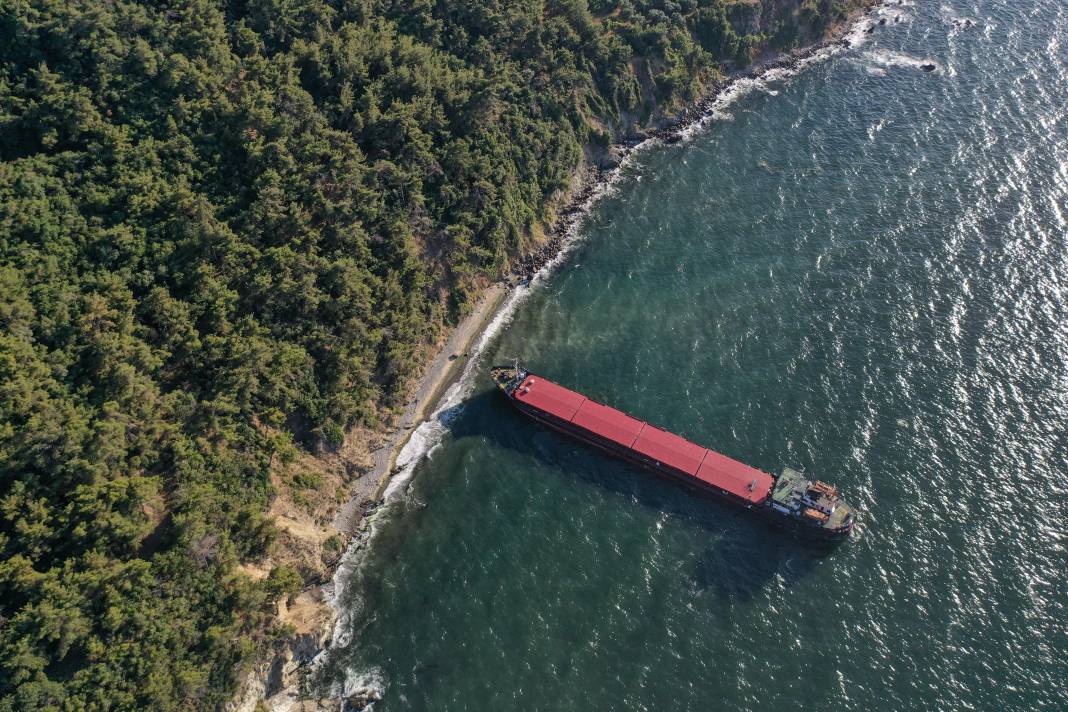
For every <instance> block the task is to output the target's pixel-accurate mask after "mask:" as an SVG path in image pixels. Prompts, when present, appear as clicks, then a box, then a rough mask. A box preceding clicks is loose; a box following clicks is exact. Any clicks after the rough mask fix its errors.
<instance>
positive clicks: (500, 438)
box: [438, 388, 835, 600]
mask: <svg viewBox="0 0 1068 712" xmlns="http://www.w3.org/2000/svg"><path fill="white" fill-rule="evenodd" d="M438 418H439V419H440V420H441V422H442V423H443V424H446V425H447V426H448V427H449V428H450V430H451V432H452V436H453V437H454V438H455V439H457V440H459V439H461V438H466V437H478V438H482V439H485V440H487V441H488V442H489V443H490V445H492V446H495V447H498V448H503V449H507V450H510V451H512V452H514V453H516V454H517V455H520V456H523V457H528V458H532V459H534V460H537V461H538V462H539V463H540V464H541V465H542V466H545V467H549V468H554V469H560V468H563V469H566V470H567V473H568V476H569V477H574V478H576V479H578V480H580V481H583V482H587V483H591V484H593V485H595V486H597V487H600V488H603V489H605V490H608V491H609V492H613V493H615V494H617V495H621V496H624V497H627V498H628V499H631V500H633V501H635V502H638V503H639V504H640V505H642V506H644V507H648V508H650V509H653V510H655V511H659V512H665V513H667V514H669V515H671V516H675V517H681V518H685V519H687V520H689V521H691V522H693V523H694V524H696V525H697V526H699V527H700V528H701V529H702V530H703V531H704V532H706V533H707V535H708V545H707V546H706V547H705V548H704V550H703V551H702V552H701V553H700V555H699V556H697V557H695V560H696V563H695V564H694V566H693V570H692V571H690V572H689V573H688V575H689V577H690V582H691V585H692V586H693V587H694V588H695V589H696V590H697V591H709V592H711V593H713V594H715V595H716V596H719V597H722V598H724V599H731V600H747V599H749V598H752V597H753V596H754V595H756V594H758V593H759V592H760V591H762V590H764V589H765V588H766V587H767V584H768V582H769V581H771V580H772V579H775V578H778V579H779V580H780V581H781V583H782V585H784V586H786V587H790V586H792V585H794V584H796V583H797V582H798V581H800V580H801V579H803V578H804V577H806V576H807V575H808V574H809V573H810V572H811V571H812V570H813V569H815V568H817V567H818V566H820V565H821V562H823V560H824V559H827V558H828V557H829V556H831V555H832V554H833V553H834V550H835V547H832V546H828V545H826V544H821V543H819V542H811V541H807V540H800V539H797V538H796V537H794V536H793V535H792V534H790V533H789V532H787V531H786V530H783V529H780V528H778V527H775V526H774V525H772V524H771V523H769V522H766V521H764V520H763V519H760V518H759V517H756V516H754V515H753V514H752V513H750V512H747V511H745V510H742V509H738V508H735V507H732V506H730V505H728V504H725V503H723V502H720V501H719V500H716V499H714V498H712V497H710V496H708V495H707V494H704V493H702V492H700V491H698V490H694V489H691V488H688V487H686V486H684V485H682V484H680V483H677V482H673V481H671V480H668V479H666V478H664V477H661V476H657V475H656V474H654V473H651V472H649V471H648V470H645V469H642V468H639V467H637V466H635V465H632V464H630V463H627V462H624V461H622V460H619V459H617V458H614V457H612V456H610V455H608V454H607V453H604V452H601V451H600V450H598V449H597V448H594V447H592V446H589V445H586V444H584V443H581V442H579V441H577V440H574V439H572V438H569V437H568V436H566V435H563V434H561V433H557V432H556V431H553V430H551V429H550V428H547V427H545V426H543V425H541V424H539V423H537V422H535V421H533V420H531V419H530V418H528V417H526V416H524V415H522V414H521V413H519V412H518V411H516V410H515V409H514V408H512V407H511V406H510V405H509V404H508V403H507V402H506V401H505V400H504V399H503V398H502V397H501V396H500V394H498V393H497V392H496V389H493V388H490V389H483V390H480V391H478V392H477V393H474V394H472V395H471V397H469V398H468V399H466V400H465V401H464V402H462V403H460V404H458V405H456V406H454V407H452V408H449V409H447V410H445V411H442V412H441V413H439V414H438Z"/></svg>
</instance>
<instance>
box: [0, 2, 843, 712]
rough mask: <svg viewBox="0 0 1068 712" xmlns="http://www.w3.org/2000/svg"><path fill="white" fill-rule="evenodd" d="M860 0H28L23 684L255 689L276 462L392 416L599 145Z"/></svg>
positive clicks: (13, 471)
mask: <svg viewBox="0 0 1068 712" xmlns="http://www.w3.org/2000/svg"><path fill="white" fill-rule="evenodd" d="M849 4H854V5H855V4H858V3H857V2H849V1H847V0H804V1H803V2H802V0H774V1H773V0H764V2H760V0H736V1H733V0H622V1H619V2H617V1H615V0H591V1H590V3H589V5H587V4H586V2H584V1H583V0H563V1H556V0H543V1H539V0H480V1H479V2H469V1H467V0H440V1H434V0H397V1H396V2H390V1H388V0H335V1H328V0H245V1H240V0H235V1H234V2H209V1H208V0H186V1H183V0H169V1H164V2H147V1H146V2H134V1H131V0H110V1H108V2H102V1H101V0H3V1H2V2H0V552H2V553H0V710H20V711H22V710H35V709H68V710H106V709H124V710H126V709H128V710H147V709H153V710H191V709H212V708H215V707H216V706H218V705H219V704H220V703H222V702H224V701H225V700H226V699H228V697H229V696H230V695H232V694H233V689H234V686H235V681H236V679H237V677H238V675H239V674H240V673H241V672H242V670H244V669H245V668H246V667H247V665H248V664H249V663H250V661H252V660H254V659H256V658H257V656H259V655H261V654H262V652H263V650H264V648H265V647H266V646H268V645H270V643H271V641H272V639H273V637H275V636H281V635H285V633H286V631H285V630H284V629H283V628H279V627H278V626H277V625H276V624H275V623H274V618H273V610H274V608H273V605H272V604H273V602H274V601H275V600H277V599H278V598H279V597H281V596H287V595H289V594H291V593H292V592H293V591H294V590H296V589H298V588H299V587H300V585H301V579H300V575H299V574H298V573H297V572H296V571H294V570H293V569H291V568H289V567H285V566H280V567H278V568H275V569H274V570H273V571H272V572H271V573H270V575H269V576H267V577H266V578H263V579H261V580H258V581H256V580H253V579H252V578H249V577H248V576H246V575H244V574H243V573H241V572H240V570H239V569H238V568H237V565H238V564H241V563H243V562H251V561H256V560H261V559H262V557H263V556H264V555H265V554H266V552H268V551H269V550H270V547H271V545H272V542H273V540H274V538H275V537H276V534H277V532H276V529H275V527H274V525H273V524H272V522H271V521H269V520H268V518H267V517H265V515H264V512H265V511H266V510H267V508H268V504H269V502H270V500H271V498H272V487H271V484H270V477H269V472H270V471H271V470H272V468H275V469H281V470H283V471H284V470H285V468H286V467H287V463H292V462H294V460H296V459H297V457H298V454H299V451H300V449H306V450H311V451H313V452H321V451H324V450H327V449H330V448H333V447H337V446H338V445H339V444H340V443H341V442H342V440H343V439H344V437H345V434H346V432H347V431H348V430H349V429H350V428H352V427H354V426H357V425H359V426H365V427H371V428H374V427H379V426H380V425H381V423H382V421H383V417H384V415H385V414H387V413H389V412H390V410H391V409H394V408H396V407H397V406H398V405H399V402H400V400H401V399H402V397H403V392H404V386H405V383H406V379H407V378H408V377H409V376H410V375H411V374H412V373H413V370H414V369H415V368H416V366H417V365H418V361H419V359H420V357H421V349H422V348H425V345H426V344H428V343H430V342H432V341H433V340H434V339H435V338H436V337H437V336H438V334H439V331H440V329H441V328H442V327H443V326H446V325H448V324H450V323H453V322H454V321H455V320H456V319H457V318H458V317H459V316H460V315H462V314H463V313H464V310H465V308H466V307H467V305H468V304H469V302H470V300H471V299H472V297H473V295H474V294H476V293H477V291H478V290H479V289H480V287H481V286H483V285H484V284H486V283H487V281H488V280H491V279H494V278H496V277H497V276H499V275H500V274H501V272H502V271H503V270H504V269H505V267H506V266H507V264H508V262H509V260H510V259H511V258H512V257H514V256H515V255H517V254H519V253H521V252H523V251H524V250H525V249H526V248H528V247H529V246H530V243H531V241H532V240H533V239H535V238H534V237H533V236H535V235H537V234H538V228H537V226H538V225H539V224H540V223H541V222H542V221H544V220H545V219H546V218H547V217H548V214H547V211H548V210H549V209H550V205H551V202H552V200H553V198H554V196H557V195H558V194H559V193H560V192H561V190H562V189H564V188H565V187H566V186H567V185H568V183H569V180H570V178H571V176H572V174H573V171H574V169H575V168H576V166H578V165H579V163H580V162H581V160H582V157H583V150H584V146H591V147H594V148H596V147H598V146H600V147H603V146H605V145H606V144H607V143H608V142H609V141H610V140H611V139H612V134H613V133H614V132H617V131H620V130H622V129H623V128H624V127H626V126H628V125H634V124H641V123H642V122H644V121H645V120H647V119H648V117H649V116H651V115H653V114H654V113H655V112H656V111H658V110H663V109H664V108H667V109H670V108H675V107H679V106H681V105H682V104H683V103H684V102H685V101H687V100H689V99H691V98H693V97H694V96H695V94H696V93H697V92H698V91H699V90H700V89H701V87H702V86H703V85H704V84H705V83H707V82H708V81H709V80H710V79H711V78H713V77H715V76H716V75H717V74H718V73H719V72H720V71H721V70H722V69H723V67H724V63H725V62H726V63H730V64H733V65H739V64H744V63H746V62H748V61H750V59H751V58H752V56H753V55H754V53H755V52H756V51H758V50H759V49H762V48H763V47H765V46H767V45H768V44H769V43H772V44H775V45H778V46H784V47H785V46H789V45H791V44H794V43H797V42H800V41H805V40H806V39H808V38H811V37H813V36H815V35H818V34H819V33H820V32H822V31H823V30H824V29H825V28H826V26H827V25H828V23H830V22H832V21H833V20H835V19H837V18H839V17H840V16H842V14H843V12H844V11H845V6H846V5H849ZM298 484H300V486H304V487H308V488H314V487H315V486H316V482H315V479H314V477H313V476H306V477H304V478H303V480H301V481H300V482H299V483H298Z"/></svg>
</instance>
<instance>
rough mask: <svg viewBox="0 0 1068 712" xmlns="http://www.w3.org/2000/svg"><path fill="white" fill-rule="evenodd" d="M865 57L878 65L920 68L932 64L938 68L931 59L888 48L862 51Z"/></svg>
mask: <svg viewBox="0 0 1068 712" xmlns="http://www.w3.org/2000/svg"><path fill="white" fill-rule="evenodd" d="M864 57H865V59H867V60H868V61H870V62H872V63H874V64H875V65H876V66H878V67H906V68H908V69H922V68H923V67H924V65H930V64H933V65H934V66H935V69H936V70H940V69H941V67H940V66H939V64H938V62H935V61H934V60H933V59H921V58H919V57H913V56H911V55H908V54H903V53H901V52H891V51H889V50H884V49H881V50H874V51H870V52H865V53H864Z"/></svg>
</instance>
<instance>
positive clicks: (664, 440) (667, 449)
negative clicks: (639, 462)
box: [634, 425, 708, 475]
mask: <svg viewBox="0 0 1068 712" xmlns="http://www.w3.org/2000/svg"><path fill="white" fill-rule="evenodd" d="M634 449H635V450H637V451H638V452H640V453H642V454H643V455H647V456H649V457H651V458H653V459H654V460H656V461H657V462H662V463H664V464H665V465H668V466H670V467H674V468H675V469H676V470H682V471H683V472H685V473H686V474H688V475H696V474H697V468H699V467H700V466H701V460H702V459H703V458H704V456H705V453H706V452H708V449H707V448H703V447H701V446H700V445H695V444H693V443H692V442H690V441H689V440H686V439H684V438H680V437H679V436H678V435H675V434H674V433H669V432H667V431H666V430H661V429H660V428H654V427H653V426H652V425H646V426H645V429H644V430H642V434H641V435H640V436H639V437H638V439H637V440H635V441H634Z"/></svg>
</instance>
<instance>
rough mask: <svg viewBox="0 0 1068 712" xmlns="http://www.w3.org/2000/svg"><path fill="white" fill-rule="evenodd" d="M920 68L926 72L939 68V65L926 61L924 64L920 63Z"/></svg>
mask: <svg viewBox="0 0 1068 712" xmlns="http://www.w3.org/2000/svg"><path fill="white" fill-rule="evenodd" d="M920 69H922V70H923V71H925V72H933V71H934V70H936V69H938V65H937V64H935V63H934V62H925V63H924V64H921V65H920Z"/></svg>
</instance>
